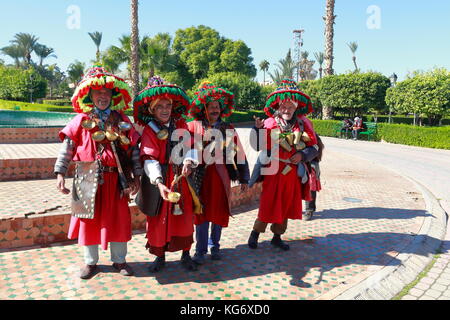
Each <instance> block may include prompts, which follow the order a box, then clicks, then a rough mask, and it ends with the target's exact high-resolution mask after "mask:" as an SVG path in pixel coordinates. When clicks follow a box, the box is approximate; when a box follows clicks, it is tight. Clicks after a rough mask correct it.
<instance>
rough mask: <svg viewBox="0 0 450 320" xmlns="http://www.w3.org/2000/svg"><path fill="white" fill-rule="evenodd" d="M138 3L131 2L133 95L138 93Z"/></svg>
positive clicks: (135, 1)
mask: <svg viewBox="0 0 450 320" xmlns="http://www.w3.org/2000/svg"><path fill="white" fill-rule="evenodd" d="M138 24H139V1H138V0H131V82H132V89H133V95H135V96H136V95H137V94H138V93H139V25H138Z"/></svg>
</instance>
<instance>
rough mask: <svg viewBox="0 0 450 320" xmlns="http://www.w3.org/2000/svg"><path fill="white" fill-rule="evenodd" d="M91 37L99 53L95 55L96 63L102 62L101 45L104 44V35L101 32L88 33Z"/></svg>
mask: <svg viewBox="0 0 450 320" xmlns="http://www.w3.org/2000/svg"><path fill="white" fill-rule="evenodd" d="M88 34H89V36H90V37H91V39H92V41H93V42H94V44H95V46H96V47H97V53H96V54H95V59H96V60H95V61H96V62H99V61H100V45H101V44H102V38H103V34H102V33H101V32H98V31H95V32H88Z"/></svg>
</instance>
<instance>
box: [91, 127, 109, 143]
mask: <svg viewBox="0 0 450 320" xmlns="http://www.w3.org/2000/svg"><path fill="white" fill-rule="evenodd" d="M105 138H106V134H105V131H102V130H100V131H96V132H94V133H93V134H92V139H94V141H97V142H100V141H103V140H105Z"/></svg>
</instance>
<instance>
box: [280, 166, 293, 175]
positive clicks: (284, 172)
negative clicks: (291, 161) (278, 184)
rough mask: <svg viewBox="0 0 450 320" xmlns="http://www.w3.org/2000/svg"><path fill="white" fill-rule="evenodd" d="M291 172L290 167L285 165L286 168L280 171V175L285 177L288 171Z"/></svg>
mask: <svg viewBox="0 0 450 320" xmlns="http://www.w3.org/2000/svg"><path fill="white" fill-rule="evenodd" d="M291 170H292V167H291V166H290V165H287V166H286V167H284V169H283V171H281V174H282V175H284V176H285V175H287V174H288V173H289V172H290V171H291Z"/></svg>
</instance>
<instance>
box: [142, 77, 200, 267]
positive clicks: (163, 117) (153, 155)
mask: <svg viewBox="0 0 450 320" xmlns="http://www.w3.org/2000/svg"><path fill="white" fill-rule="evenodd" d="M189 104H190V100H189V98H188V96H187V95H186V92H185V91H184V90H183V89H182V88H180V87H178V86H177V85H174V84H170V83H166V82H165V81H164V79H162V78H160V77H158V76H155V77H153V78H151V79H150V80H149V83H148V85H147V87H146V88H145V89H144V90H142V91H141V92H140V93H139V94H138V96H137V97H136V98H135V100H134V119H135V122H136V123H138V124H140V125H142V126H144V131H143V133H142V137H141V154H140V155H141V161H142V162H143V163H144V171H145V174H144V175H143V176H142V179H141V190H140V191H139V193H138V195H137V196H136V204H137V205H138V207H139V208H140V210H141V211H142V212H143V213H144V214H146V215H147V239H148V240H147V244H146V248H147V249H149V252H150V253H151V254H153V255H155V256H156V259H155V260H154V262H153V263H152V264H151V265H150V267H149V271H150V272H158V271H160V270H161V269H162V268H163V267H164V266H165V261H166V259H165V252H167V251H169V252H175V251H182V256H181V264H182V266H183V267H184V268H185V269H186V270H188V271H195V270H197V266H196V264H195V263H194V262H193V261H192V259H191V256H190V254H189V251H190V248H191V245H192V243H193V242H194V241H193V233H194V224H193V221H194V217H193V215H194V211H195V210H196V206H195V203H194V198H193V197H195V192H193V190H192V187H190V185H189V183H188V181H187V177H188V176H189V175H190V174H191V172H192V168H194V167H195V166H196V165H197V164H198V161H197V156H196V154H195V153H194V152H193V150H191V147H192V139H191V136H190V134H189V131H188V130H187V125H186V121H185V120H184V119H183V117H182V116H183V115H185V114H186V113H187V111H188V108H189ZM179 134H181V135H182V136H181V138H180V137H179ZM179 138H180V139H182V142H181V143H179V142H178V141H180V139H179ZM180 146H182V147H183V148H186V149H187V151H186V153H185V154H184V155H183V156H180V154H179V152H178V151H179V150H178V149H176V148H178V147H180ZM197 205H198V199H197Z"/></svg>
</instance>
